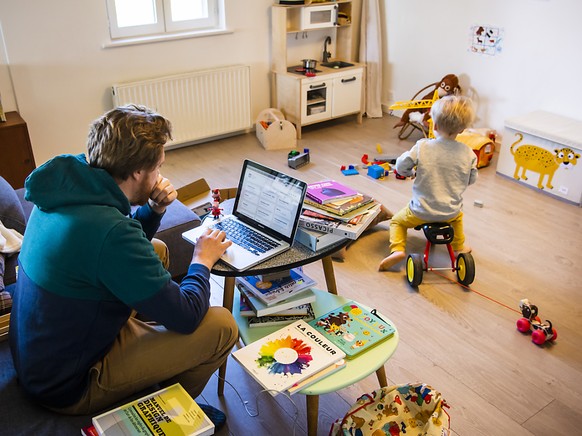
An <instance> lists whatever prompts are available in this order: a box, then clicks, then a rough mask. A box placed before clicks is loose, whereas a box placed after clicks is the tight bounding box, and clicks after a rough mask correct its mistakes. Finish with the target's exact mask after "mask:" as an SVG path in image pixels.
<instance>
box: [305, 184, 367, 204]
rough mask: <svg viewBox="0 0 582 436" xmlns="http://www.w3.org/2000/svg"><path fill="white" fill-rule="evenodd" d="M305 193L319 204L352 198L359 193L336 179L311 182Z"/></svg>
mask: <svg viewBox="0 0 582 436" xmlns="http://www.w3.org/2000/svg"><path fill="white" fill-rule="evenodd" d="M305 195H306V196H307V197H309V198H310V199H311V200H313V201H315V202H317V203H319V204H326V203H333V202H336V201H338V200H343V199H346V198H349V199H351V198H353V197H355V196H357V195H358V191H355V190H353V189H352V188H350V187H348V186H345V185H342V184H341V183H339V182H336V181H335V180H323V181H321V182H315V183H309V184H308V185H307V192H306V193H305Z"/></svg>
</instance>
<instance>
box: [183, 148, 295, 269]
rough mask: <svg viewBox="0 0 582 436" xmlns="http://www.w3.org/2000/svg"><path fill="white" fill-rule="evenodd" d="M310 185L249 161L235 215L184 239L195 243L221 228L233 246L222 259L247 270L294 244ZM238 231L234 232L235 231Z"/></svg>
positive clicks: (237, 194)
mask: <svg viewBox="0 0 582 436" xmlns="http://www.w3.org/2000/svg"><path fill="white" fill-rule="evenodd" d="M306 191H307V183H305V182H303V181H302V180H299V179H296V178H294V177H291V176H288V175H286V174H284V173H281V172H279V171H277V170H274V169H272V168H268V167H266V166H264V165H261V164H259V163H257V162H254V161H251V160H248V159H247V160H245V161H244V163H243V167H242V172H241V176H240V180H239V183H238V190H237V193H236V199H235V202H234V207H233V211H232V214H231V215H226V216H223V217H221V218H220V219H218V220H209V219H208V218H207V219H206V220H205V222H204V223H205V224H206V223H209V225H204V224H203V225H202V226H199V227H196V228H194V229H192V230H188V231H187V232H184V233H183V234H182V237H183V238H184V239H186V240H187V241H188V242H191V243H192V244H196V241H197V239H198V238H199V237H200V235H202V234H203V233H205V232H206V229H208V228H209V227H210V228H217V229H219V230H224V231H226V232H227V238H228V239H230V240H231V241H232V242H233V244H232V245H231V246H230V247H229V248H228V249H227V250H226V252H225V253H224V254H223V255H222V257H221V259H222V260H223V261H224V262H225V263H227V264H228V265H230V266H231V267H232V268H233V269H235V270H237V271H244V270H246V269H248V268H250V267H252V266H255V265H257V264H259V263H261V262H264V261H265V260H267V259H270V258H271V257H273V256H275V255H277V254H279V253H281V252H283V251H285V250H288V249H289V248H291V245H293V240H294V239H295V233H296V232H297V225H298V223H299V216H300V215H301V209H302V207H303V199H304V197H305V192H306ZM232 229H234V230H232Z"/></svg>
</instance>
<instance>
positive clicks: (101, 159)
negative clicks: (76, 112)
mask: <svg viewBox="0 0 582 436" xmlns="http://www.w3.org/2000/svg"><path fill="white" fill-rule="evenodd" d="M169 139H172V125H171V124H170V122H169V121H168V120H166V119H165V118H164V117H162V116H161V115H159V114H157V113H155V112H154V111H152V110H151V109H148V108H147V107H145V106H139V105H134V104H130V105H127V106H121V107H118V108H115V109H113V110H110V111H109V112H107V113H105V114H104V115H103V116H101V117H100V118H98V119H96V120H95V121H93V123H92V124H91V128H90V130H89V136H88V138H87V156H88V159H89V165H91V166H92V167H95V168H103V169H104V170H106V171H107V172H108V173H109V174H111V175H112V176H113V177H116V178H119V179H121V180H127V178H128V177H129V176H130V175H131V174H133V173H134V172H136V171H141V170H152V169H154V168H155V167H156V165H157V164H158V162H159V161H160V158H161V156H162V152H163V150H164V145H165V144H166V142H167V141H168V140H169Z"/></svg>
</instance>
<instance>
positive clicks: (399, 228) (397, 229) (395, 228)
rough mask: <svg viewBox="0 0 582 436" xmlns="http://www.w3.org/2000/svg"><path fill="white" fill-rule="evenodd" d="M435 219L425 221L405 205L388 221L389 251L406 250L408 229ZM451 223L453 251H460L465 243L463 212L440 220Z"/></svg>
mask: <svg viewBox="0 0 582 436" xmlns="http://www.w3.org/2000/svg"><path fill="white" fill-rule="evenodd" d="M428 222H437V221H425V220H421V219H420V218H418V217H417V216H416V215H414V214H413V213H412V211H411V210H410V207H408V206H406V207H405V208H403V209H401V210H400V211H398V213H396V215H394V216H393V217H392V220H391V221H390V253H393V252H395V251H406V236H407V232H408V229H412V228H414V227H416V226H419V225H421V224H425V223H428ZM442 222H447V223H449V224H451V226H452V227H453V231H454V232H455V237H454V238H453V242H452V243H451V246H452V247H453V250H454V251H460V250H462V249H463V246H464V245H465V232H464V231H463V212H459V214H458V215H457V216H456V217H454V218H453V219H450V220H448V221H442Z"/></svg>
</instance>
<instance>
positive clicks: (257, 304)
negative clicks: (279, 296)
mask: <svg viewBox="0 0 582 436" xmlns="http://www.w3.org/2000/svg"><path fill="white" fill-rule="evenodd" d="M236 286H237V288H238V291H239V292H240V294H241V297H242V298H245V299H246V300H247V301H248V304H249V306H250V307H251V311H252V315H251V316H266V315H279V316H283V315H288V316H293V315H306V314H307V313H308V309H307V307H308V306H307V305H308V304H309V303H313V302H314V301H315V294H314V293H313V291H312V290H311V289H305V290H304V291H303V292H300V293H299V294H297V295H293V296H292V297H290V298H288V299H287V300H284V301H281V302H280V303H276V304H273V305H271V306H267V305H266V304H265V303H263V302H262V301H261V300H259V299H258V298H257V297H255V296H254V295H253V294H252V293H251V292H249V290H248V289H247V288H246V287H245V285H244V284H243V283H242V282H241V281H238V280H237V283H236ZM242 298H241V300H242ZM241 315H242V312H241Z"/></svg>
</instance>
